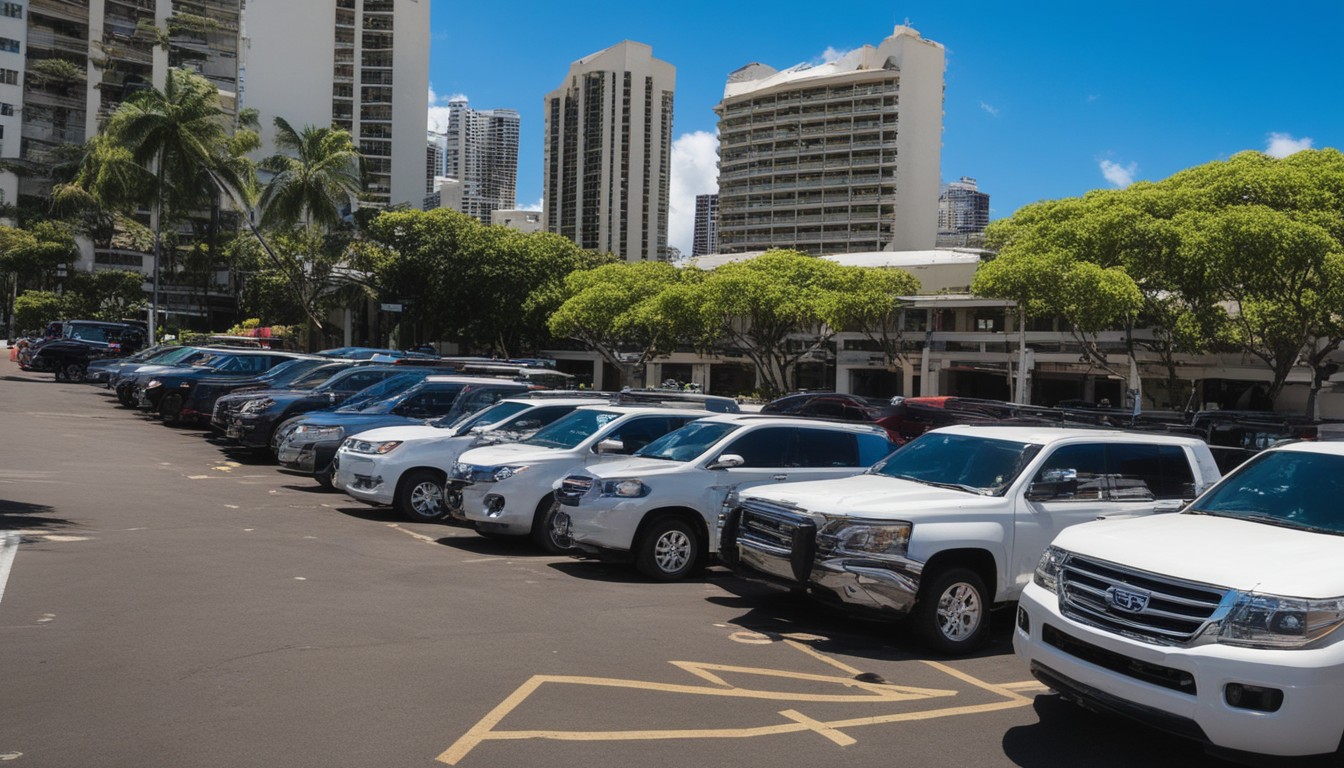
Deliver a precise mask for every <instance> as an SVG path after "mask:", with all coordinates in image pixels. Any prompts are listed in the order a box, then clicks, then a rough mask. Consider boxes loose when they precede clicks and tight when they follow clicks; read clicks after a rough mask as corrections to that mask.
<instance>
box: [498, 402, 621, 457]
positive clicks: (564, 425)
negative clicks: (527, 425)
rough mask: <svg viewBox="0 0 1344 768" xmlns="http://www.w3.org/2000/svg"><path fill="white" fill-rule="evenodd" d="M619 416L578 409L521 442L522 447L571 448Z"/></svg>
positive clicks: (606, 412) (617, 414)
mask: <svg viewBox="0 0 1344 768" xmlns="http://www.w3.org/2000/svg"><path fill="white" fill-rule="evenodd" d="M620 416H621V414H619V413H613V412H611V411H601V410H587V409H583V408H580V409H579V410H577V411H574V412H573V413H571V414H569V415H567V416H564V417H563V418H561V419H559V420H558V421H554V422H552V423H551V424H550V425H549V426H547V427H545V428H543V429H541V430H539V431H538V432H537V433H536V434H534V435H532V436H531V437H529V438H527V439H526V440H524V441H522V442H523V445H535V446H537V447H539V448H573V447H575V446H576V445H578V444H579V443H582V442H583V441H584V440H587V439H588V438H590V437H592V436H593V435H594V434H596V433H597V431H598V430H599V429H602V428H603V427H605V426H606V425H608V424H610V423H611V422H613V421H615V420H616V419H618V418H620Z"/></svg>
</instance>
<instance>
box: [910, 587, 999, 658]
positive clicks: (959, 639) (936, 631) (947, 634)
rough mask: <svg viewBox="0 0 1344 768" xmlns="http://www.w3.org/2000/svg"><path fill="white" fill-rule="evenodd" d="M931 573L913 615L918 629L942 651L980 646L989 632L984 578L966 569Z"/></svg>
mask: <svg viewBox="0 0 1344 768" xmlns="http://www.w3.org/2000/svg"><path fill="white" fill-rule="evenodd" d="M930 575H931V576H932V578H931V579H929V580H926V581H925V582H924V587H923V588H922V589H921V590H920V596H919V600H918V602H916V603H915V609H914V611H912V612H911V614H910V618H911V620H912V621H913V622H914V628H915V632H916V633H917V634H918V635H919V636H920V638H921V639H922V640H923V641H924V643H925V644H926V645H928V646H929V647H930V648H932V649H933V650H935V651H938V652H940V653H945V654H948V655H962V654H966V653H970V652H971V651H974V650H975V649H976V648H979V647H980V646H981V645H983V644H984V642H985V639H986V637H987V635H988V632H989V607H990V606H989V601H988V599H987V598H986V596H985V583H984V581H982V580H981V579H980V577H979V576H978V575H977V574H976V573H975V571H972V570H970V569H967V568H949V569H947V570H944V571H937V572H935V573H933V574H930Z"/></svg>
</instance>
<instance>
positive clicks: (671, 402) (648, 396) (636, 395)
mask: <svg viewBox="0 0 1344 768" xmlns="http://www.w3.org/2000/svg"><path fill="white" fill-rule="evenodd" d="M611 404H612V405H666V406H669V407H682V408H686V407H697V406H698V407H700V408H703V409H704V410H706V411H713V412H714V413H741V412H742V409H741V408H740V407H738V405H737V401H736V400H734V399H733V398H731V397H723V396H721V395H704V394H699V393H695V392H674V391H671V390H666V389H628V388H627V389H622V390H621V391H620V392H617V393H615V394H614V395H613V396H612V398H611Z"/></svg>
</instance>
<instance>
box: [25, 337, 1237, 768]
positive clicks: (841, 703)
mask: <svg viewBox="0 0 1344 768" xmlns="http://www.w3.org/2000/svg"><path fill="white" fill-rule="evenodd" d="M995 619H996V621H997V626H996V628H995V630H994V636H993V639H992V641H991V643H990V645H989V646H988V648H987V649H986V650H985V651H984V652H982V653H981V654H979V655H977V656H975V657H973V658H964V659H942V658H933V657H930V656H929V655H928V654H927V652H925V651H923V650H922V649H921V648H920V647H919V646H918V645H917V644H915V643H914V642H913V641H909V640H907V639H905V638H904V637H903V636H902V635H901V633H900V632H899V631H898V630H897V629H896V628H893V627H890V626H886V625H881V624H869V623H864V622H860V621H856V620H855V619H853V618H851V617H846V616H843V615H840V614H836V613H832V612H830V611H828V610H825V609H822V608H819V607H817V606H814V605H812V604H810V603H808V602H804V601H801V600H799V599H797V598H793V597H791V596H789V595H787V594H784V593H781V592H776V591H773V590H769V589H767V588H764V587H760V586H757V585H753V584H750V583H747V582H744V581H741V580H739V579H737V578H735V577H733V576H732V575H730V574H729V573H728V572H727V571H726V570H723V569H721V568H711V569H710V570H709V571H708V573H707V574H705V576H704V577H703V578H698V579H692V580H689V581H685V582H677V583H666V584H661V583H660V584H655V583H650V582H648V581H646V580H645V579H643V578H642V577H640V576H639V575H638V574H637V573H636V572H635V571H634V570H633V569H630V568H627V567H624V566H620V565H608V564H599V563H592V562H584V561H579V560H573V559H570V558H566V557H550V556H542V555H540V554H538V552H537V551H536V550H534V549H532V548H530V547H529V546H526V545H524V544H521V543H516V542H512V541H509V540H505V539H487V538H482V537H480V536H478V535H476V534H475V533H474V532H472V531H471V530H469V529H466V528H461V527H456V526H451V525H432V524H412V523H406V522H403V521H402V520H401V518H399V517H397V516H395V515H394V514H393V513H392V512H391V511H390V510H385V509H378V508H372V507H365V506H361V505H359V504H356V503H354V502H352V501H351V500H350V499H349V498H348V497H347V496H345V495H344V494H340V493H326V492H322V491H321V490H320V489H319V487H318V486H317V484H316V483H315V482H313V480H312V479H311V478H308V477H298V476H293V475H289V474H286V473H284V472H282V471H281V470H279V469H278V468H276V467H275V466H274V465H271V464H269V463H263V462H261V461H260V460H259V459H258V458H256V457H255V456H252V455H249V454H239V453H234V452H230V451H229V450H226V447H225V446H224V444H223V443H222V442H221V441H213V440H211V439H208V438H207V436H205V435H204V434H203V433H202V432H201V431H200V430H187V429H172V428H167V427H164V426H163V425H161V424H159V423H157V422H155V421H151V420H149V419H148V418H147V417H145V416H142V415H141V414H140V412H138V411H134V410H130V409H126V408H123V407H121V406H118V405H116V402H115V399H114V398H112V397H110V396H109V395H108V394H106V393H105V390H102V389H99V388H95V387H93V386H91V385H86V384H68V383H55V382H53V381H52V377H51V375H50V374H37V373H24V372H21V371H19V369H18V367H17V366H16V365H15V364H13V363H10V362H8V361H5V362H0V713H3V715H0V761H4V762H12V763H13V764H14V765H15V766H60V767H67V766H95V765H96V766H239V765H277V766H289V767H294V768H297V767H299V766H324V767H325V766H356V765H377V766H434V765H444V764H447V765H460V766H524V765H527V766H533V765H546V766H557V767H559V766H592V765H606V764H630V765H654V764H658V765H668V766H692V765H724V764H732V765H734V766H744V767H746V766H762V767H765V766H771V767H778V766H814V765H824V764H830V763H837V762H839V763H844V764H849V765H861V766H868V765H872V766H877V765H891V764H906V765H956V766H1006V765H1017V766H1060V765H1091V766H1133V765H1172V764H1181V765H1204V764H1217V763H1216V762H1215V761H1213V760H1211V759H1210V758H1208V757H1206V756H1204V755H1203V753H1202V752H1201V750H1200V749H1199V748H1198V747H1197V746H1196V745H1193V744H1189V743H1186V742H1183V741H1180V740H1178V739H1175V738H1171V737H1168V736H1165V735H1163V734H1161V733H1159V732H1156V731H1151V730H1148V729H1145V728H1142V727H1140V726H1136V725H1133V724H1131V723H1128V722H1123V721H1116V720H1112V719H1108V718H1104V717H1100V716H1097V715H1093V714H1090V713H1087V712H1084V711H1082V710H1079V709H1077V708H1075V707H1073V706H1071V705H1068V704H1066V703H1063V702H1060V701H1059V700H1058V699H1057V698H1056V697H1055V696H1053V695H1051V694H1048V693H1047V692H1045V691H1044V689H1043V688H1042V687H1040V686H1039V685H1038V684H1037V683H1036V682H1035V681H1033V680H1031V678H1030V676H1029V675H1028V674H1027V671H1026V668H1025V665H1024V664H1022V663H1020V662H1019V661H1018V660H1017V659H1016V658H1015V657H1014V656H1013V654H1012V649H1011V640H1010V624H1011V614H1010V613H1008V612H1001V613H1000V615H997V616H996V617H995Z"/></svg>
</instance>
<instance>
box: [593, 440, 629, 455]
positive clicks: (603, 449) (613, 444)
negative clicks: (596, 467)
mask: <svg viewBox="0 0 1344 768" xmlns="http://www.w3.org/2000/svg"><path fill="white" fill-rule="evenodd" d="M624 450H625V443H624V442H622V441H620V440H603V441H602V442H600V443H598V444H597V452H598V453H620V452H621V451H624Z"/></svg>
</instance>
